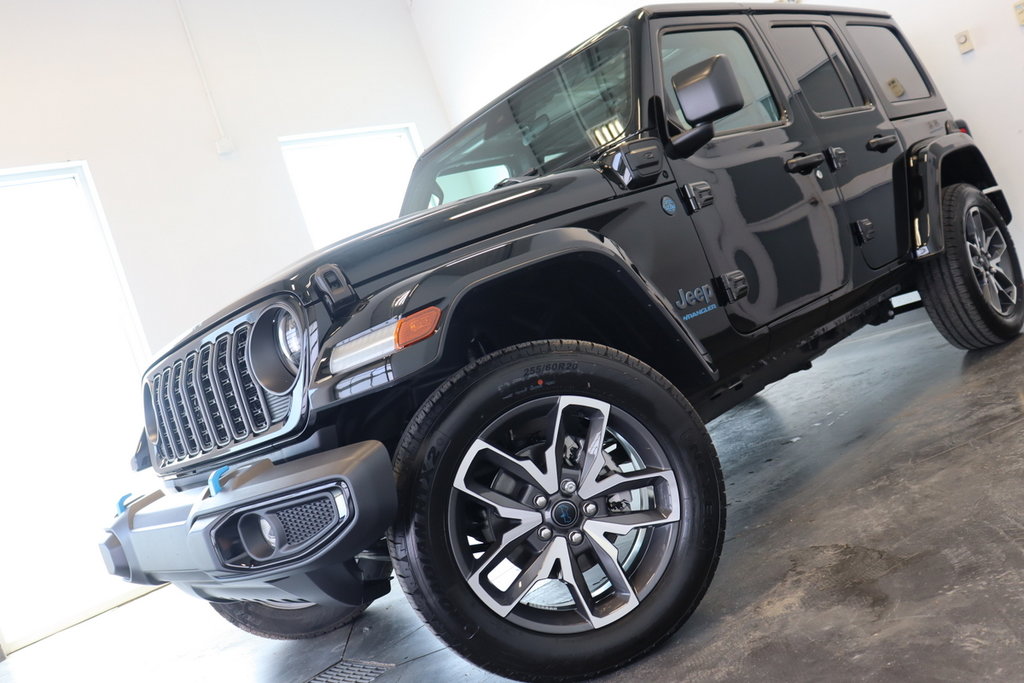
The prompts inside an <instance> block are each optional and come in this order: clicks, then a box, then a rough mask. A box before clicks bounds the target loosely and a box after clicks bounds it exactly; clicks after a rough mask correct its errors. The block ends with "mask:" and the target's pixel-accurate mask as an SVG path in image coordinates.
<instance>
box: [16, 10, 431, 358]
mask: <svg viewBox="0 0 1024 683" xmlns="http://www.w3.org/2000/svg"><path fill="white" fill-rule="evenodd" d="M182 4H183V8H184V11H185V14H186V16H187V18H188V20H189V24H190V26H191V29H192V33H193V37H194V39H195V44H196V48H197V50H198V53H199V55H200V59H201V61H202V63H203V65H204V67H205V69H206V73H207V76H208V80H209V84H210V88H211V91H212V94H213V98H214V100H215V102H216V104H217V106H218V107H219V110H220V114H221V117H222V120H223V125H224V129H225V132H226V134H227V135H228V136H229V137H230V138H231V140H232V141H233V142H234V144H235V147H236V151H235V152H234V153H232V154H229V155H227V156H224V157H221V156H219V155H218V154H217V151H216V149H215V143H216V141H217V139H218V137H219V135H218V132H217V129H216V125H215V123H214V119H213V117H212V115H211V112H210V108H209V106H208V104H207V101H206V99H205V95H204V92H203V89H202V87H201V83H200V79H199V76H198V73H197V70H196V67H195V64H194V62H193V60H192V56H191V54H190V52H189V48H188V45H187V42H186V39H185V34H184V31H183V28H182V24H181V21H180V20H179V17H178V13H177V9H176V6H175V2H174V0H146V1H145V2H139V0H91V1H90V2H80V1H79V0H21V1H18V2H3V3H0V65H2V68H0V98H2V101H3V106H0V131H2V132H0V169H3V168H10V167H19V166H28V165H34V164H44V163H51V162H57V161H65V160H79V159H84V160H87V161H88V162H89V165H90V167H91V170H92V173H93V176H94V178H95V181H96V186H97V188H98V191H99V195H100V199H101V201H102V202H103V206H104V208H105V210H106V214H107V218H108V220H109V224H110V227H111V232H112V233H113V237H114V240H115V242H116V244H117V248H118V251H119V254H120V257H121V260H122V262H123V264H124V269H125V272H126V275H127V279H128V281H129V285H130V287H131V290H132V293H133V295H134V298H135V302H136V304H137V307H138V310H139V312H140V315H141V318H142V324H143V327H144V329H145V331H146V335H147V337H148V341H149V344H150V346H151V348H152V349H153V351H156V350H157V349H159V348H160V347H162V346H163V345H165V344H166V343H168V342H169V341H170V340H171V339H172V338H174V337H176V336H177V335H178V334H179V333H181V332H184V331H186V330H188V329H189V328H191V326H192V325H194V324H195V323H196V322H197V321H198V320H199V319H200V318H201V317H205V316H206V315H208V314H210V313H212V312H213V311H215V310H216V309H218V308H220V307H221V306H223V305H225V304H227V303H229V302H230V301H231V300H232V299H234V298H235V297H237V296H238V295H240V294H243V293H245V292H246V291H248V290H250V289H251V288H252V287H253V286H254V285H255V284H256V283H257V281H258V280H260V279H262V278H264V277H267V276H269V275H271V274H273V272H275V271H277V270H278V269H280V268H282V267H283V266H285V265H287V263H288V262H290V261H292V260H295V259H297V258H299V257H301V256H303V255H304V254H306V253H307V252H308V251H309V250H310V249H311V242H310V239H309V236H308V234H307V233H306V230H305V227H304V224H303V220H302V215H301V213H300V211H299V207H298V205H297V203H296V200H295V196H294V193H293V192H292V189H291V186H290V183H289V179H288V175H287V172H286V170H285V166H284V161H283V158H282V156H281V152H280V150H279V147H278V143H277V138H278V137H279V136H282V135H293V134H299V133H311V132H317V131H325V130H336V129H344V128H357V127H365V126H374V125H384V124H393V123H408V122H413V123H415V124H416V125H417V126H418V128H419V133H420V136H421V137H422V139H423V141H424V142H425V143H429V142H430V141H431V140H433V139H434V138H436V137H437V136H439V135H440V134H442V133H443V132H444V131H445V129H446V128H447V127H448V125H449V121H448V119H447V116H446V115H445V112H444V109H443V106H442V104H441V102H440V99H439V98H438V96H437V90H436V88H435V86H434V84H433V81H432V76H431V73H430V71H429V69H428V68H427V67H426V65H425V59H424V54H423V52H422V49H421V47H420V43H419V38H418V36H417V34H416V31H415V28H414V26H413V24H412V21H411V18H410V14H409V9H408V5H407V2H406V0H375V1H374V2H373V3H372V5H371V4H368V3H366V2H361V1H358V0H288V1H287V2H285V1H283V0H246V1H245V2H239V1H238V0H183V2H182ZM339 191H343V188H342V189H340V190H339ZM353 201H358V198H357V197H353ZM4 227H5V229H8V226H4ZM26 258H33V259H42V258H44V255H36V254H32V255H26Z"/></svg>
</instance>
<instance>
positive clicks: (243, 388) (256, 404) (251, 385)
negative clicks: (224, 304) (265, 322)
mask: <svg viewBox="0 0 1024 683" xmlns="http://www.w3.org/2000/svg"><path fill="white" fill-rule="evenodd" d="M248 341H249V326H248V325H243V326H241V327H239V328H238V329H237V330H235V337H234V351H233V356H234V357H233V361H234V369H235V372H236V373H237V376H238V384H239V390H240V393H241V398H242V401H243V406H244V407H245V411H246V413H247V415H248V417H249V423H250V424H251V425H252V428H253V431H254V432H256V433H257V434H258V433H260V432H265V431H266V430H267V427H269V426H270V422H269V421H268V419H267V402H266V400H265V399H264V398H263V390H262V389H260V387H259V385H257V384H256V381H255V380H254V379H253V378H252V374H251V373H250V372H249V361H247V360H246V358H245V347H246V343H247V342H248Z"/></svg>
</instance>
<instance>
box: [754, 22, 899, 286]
mask: <svg viewBox="0 0 1024 683" xmlns="http://www.w3.org/2000/svg"><path fill="white" fill-rule="evenodd" d="M758 21H759V22H760V23H761V27H762V29H763V30H764V31H765V33H766V34H767V36H768V39H769V41H770V42H771V44H772V45H773V46H774V49H775V51H776V53H777V54H778V55H779V58H780V59H781V60H782V63H783V66H784V67H785V70H786V72H787V74H788V75H789V80H790V84H791V86H792V87H793V89H794V90H797V91H799V93H800V96H799V97H798V100H800V101H801V104H802V106H803V107H804V108H805V109H806V110H807V112H808V115H809V116H810V118H811V120H812V121H813V122H814V129H815V132H816V133H817V135H818V139H819V140H820V142H821V145H822V151H823V152H824V153H825V154H826V156H827V158H828V163H829V165H830V167H831V168H830V170H831V171H833V172H834V174H835V180H836V182H837V183H838V185H839V191H840V194H841V195H842V197H843V199H844V201H845V204H846V220H847V222H848V223H847V225H846V226H840V227H841V228H842V227H845V228H848V229H849V230H850V231H851V233H852V234H853V236H854V240H855V243H856V244H858V245H859V247H858V248H859V250H860V252H861V254H862V256H863V258H864V261H865V262H866V263H867V264H868V266H870V267H871V268H881V267H882V266H885V265H886V264H888V263H891V262H892V261H894V260H895V259H896V258H897V257H898V256H899V254H900V247H901V245H900V244H899V241H898V233H897V226H898V221H897V218H896V209H895V207H896V201H895V197H894V190H893V168H894V164H895V162H896V161H897V160H898V159H899V158H900V156H901V155H902V154H903V146H902V144H901V143H900V141H899V137H898V136H897V134H896V129H895V128H894V127H893V125H892V124H891V123H890V122H889V119H888V118H887V117H886V116H885V113H884V112H883V111H882V110H881V108H880V107H879V106H876V104H874V103H873V102H872V101H871V97H870V96H869V95H867V93H869V92H870V90H869V89H868V87H867V84H866V81H865V79H864V78H863V77H862V76H861V74H860V73H859V72H858V71H856V70H855V69H853V68H851V66H850V65H851V63H852V62H851V60H850V59H849V58H848V56H847V55H848V54H849V50H848V49H847V48H846V47H845V46H841V44H840V38H839V37H838V36H839V34H838V32H837V31H836V29H835V28H834V27H833V26H831V25H829V24H827V23H825V21H824V20H822V21H815V22H808V21H807V20H803V21H801V22H794V21H793V20H792V17H789V18H787V17H786V16H785V15H775V16H772V15H761V16H759V17H758ZM903 246H904V247H905V246H906V245H903Z"/></svg>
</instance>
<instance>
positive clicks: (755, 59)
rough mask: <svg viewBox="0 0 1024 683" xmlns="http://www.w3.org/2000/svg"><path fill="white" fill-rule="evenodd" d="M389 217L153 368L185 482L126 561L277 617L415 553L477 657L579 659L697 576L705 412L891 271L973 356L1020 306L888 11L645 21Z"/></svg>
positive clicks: (698, 11) (120, 553) (705, 505)
mask: <svg viewBox="0 0 1024 683" xmlns="http://www.w3.org/2000/svg"><path fill="white" fill-rule="evenodd" d="M402 214H403V215H402V217H401V218H399V219H398V220H397V221H395V222H393V223H389V224H387V225H384V226H381V227H379V228H376V229H373V230H369V231H367V232H364V233H362V234H360V235H357V236H355V237H353V238H351V239H347V240H345V241H343V242H340V243H338V244H335V245H333V246H331V247H329V248H327V249H324V250H323V251H320V252H317V253H315V254H313V255H312V256H310V257H309V258H307V259H306V260H304V261H302V262H300V263H298V264H296V265H295V266H293V267H292V268H290V269H289V270H288V271H287V272H285V273H283V274H281V275H280V276H278V277H276V278H274V279H272V280H271V281H270V282H269V283H267V284H265V285H263V286H262V287H260V288H259V289H257V290H256V291H254V292H253V293H252V294H251V295H250V296H248V297H246V298H245V299H243V300H242V301H239V302H237V303H236V304H235V305H233V306H231V307H229V308H228V309H225V310H224V311H222V312H220V313H218V314H216V315H215V316H213V317H212V318H210V319H209V320H207V321H205V322H203V323H202V324H200V325H199V326H198V327H197V328H196V329H197V331H196V332H194V333H192V334H190V335H188V336H187V337H186V338H183V339H182V340H180V341H179V342H178V343H176V344H175V345H174V346H173V347H172V349H171V350H170V352H169V353H167V354H165V355H163V356H162V357H161V358H159V359H158V360H157V361H156V362H155V363H154V364H153V365H152V367H150V368H149V369H148V370H147V371H146V373H145V376H144V378H143V382H142V392H143V401H144V407H145V418H146V424H145V432H144V433H143V437H142V439H141V442H140V444H139V447H138V450H137V452H136V453H135V456H134V458H133V462H132V464H133V466H134V468H136V469H137V470H141V469H143V468H150V467H151V468H152V469H153V470H154V471H155V473H156V474H157V475H158V476H159V477H160V478H161V479H162V480H163V482H162V484H163V485H162V487H161V488H159V489H158V490H156V491H155V492H153V493H150V494H149V495H145V496H142V497H139V498H137V499H135V500H131V501H122V502H121V504H120V507H121V511H120V514H119V515H118V516H117V517H116V519H115V521H114V522H113V523H112V525H111V526H110V529H109V535H108V537H107V539H106V541H105V542H104V543H103V544H102V546H101V549H102V551H103V554H104V557H105V560H106V563H107V566H108V568H109V570H110V572H111V573H113V574H115V575H117V576H120V577H123V578H124V579H127V580H128V581H132V582H135V583H142V584H160V583H164V582H169V583H173V584H175V585H177V586H179V587H180V588H182V589H184V590H186V591H188V592H189V593H191V594H193V595H195V596H198V597H199V598H202V599H204V600H208V601H209V602H210V603H212V605H213V608H214V609H215V610H216V611H217V612H219V613H220V614H221V615H222V616H224V617H225V618H227V619H228V620H229V621H230V622H232V623H234V624H236V625H237V626H239V627H241V628H243V629H245V630H247V631H251V632H253V633H257V634H260V635H264V636H269V637H272V638H302V637H308V636H313V635H317V634H321V633H325V632H328V631H330V630H331V629H334V628H337V627H339V626H341V625H342V624H345V623H347V622H349V621H350V620H351V619H353V618H354V617H355V616H356V615H358V614H359V613H360V612H361V611H362V610H364V609H365V608H366V607H367V606H368V605H369V604H370V603H371V602H372V601H373V600H374V599H376V598H379V597H380V596H382V595H383V594H385V593H386V592H387V591H388V590H389V586H390V579H391V576H392V573H394V575H395V576H396V577H397V578H398V583H399V584H400V585H401V586H402V588H403V589H404V590H405V592H406V593H407V594H408V597H409V599H410V601H411V602H412V604H413V606H414V607H415V609H416V610H417V611H418V612H419V613H420V615H422V617H423V619H425V620H426V622H427V623H428V624H429V625H430V626H431V628H432V629H433V630H434V631H435V632H436V633H437V634H438V635H439V636H440V637H441V638H442V639H444V641H445V642H447V643H448V644H449V645H450V646H451V647H452V648H453V649H454V650H455V651H456V652H458V653H460V654H462V655H463V656H465V657H467V658H468V659H470V660H471V661H473V662H475V663H476V664H478V665H480V666H481V667H484V668H486V669H489V670H491V671H494V672H497V673H499V674H503V675H506V676H512V677H516V678H520V679H525V680H545V679H561V678H580V677H587V676H592V675H595V674H598V673H600V672H604V671H608V670H611V669H613V668H616V667H619V666H622V665H624V664H625V663H627V662H630V661H631V660H634V659H635V658H637V657H639V656H641V655H642V654H644V653H645V652H647V651H648V650H650V649H651V648H653V647H655V646H657V645H658V644H659V643H661V642H662V641H664V640H665V639H666V638H667V637H668V636H669V635H670V634H671V633H673V632H674V631H675V630H676V629H678V628H679V627H680V625H681V624H682V623H683V622H684V621H686V619H687V618H688V617H689V616H690V615H691V614H692V613H693V611H694V610H695V609H696V607H697V604H698V602H699V601H700V599H701V597H702V596H703V595H704V593H705V591H706V590H707V588H708V585H709V583H710V581H711V578H712V575H713V573H714V571H715V566H716V563H717V561H718V557H719V553H720V551H721V549H722V542H723V531H724V527H725V496H724V489H723V482H722V474H721V471H720V468H719V465H718V461H717V456H716V453H715V449H714V447H713V446H712V443H711V441H710V439H709V437H708V434H707V431H706V430H705V428H704V423H705V422H706V421H708V420H710V419H712V418H714V417H716V416H718V415H721V414H722V413H723V412H724V411H726V410H728V409H729V408H730V407H732V406H735V405H736V404H737V403H739V402H740V401H743V400H744V399H746V398H748V397H750V396H752V395H753V394H755V393H756V392H758V391H759V390H760V389H762V388H763V387H765V386H766V385H767V384H769V383H770V382H774V381H776V380H779V379H781V378H783V377H785V376H786V375H788V374H790V373H792V372H795V371H797V370H800V369H805V368H807V367H809V364H810V362H811V361H812V360H813V359H814V358H815V357H816V356H818V355H820V354H821V353H823V352H824V351H825V350H826V349H828V348H829V347H830V346H832V345H834V344H835V343H836V342H838V341H839V340H841V339H843V338H844V337H846V336H848V335H849V334H851V333H853V332H854V331H855V330H857V329H859V328H860V327H862V326H864V325H866V324H878V323H882V322H885V321H887V320H889V319H891V318H892V317H893V315H894V313H895V312H898V311H899V309H898V308H895V309H894V306H893V304H892V302H891V299H892V298H893V297H894V296H895V295H897V294H902V293H910V292H915V291H917V292H920V296H921V299H922V300H923V302H924V306H925V308H926V309H927V311H928V314H929V315H930V316H931V319H932V320H933V321H934V323H935V325H936V326H937V327H938V329H939V331H940V332H941V333H942V334H943V335H944V336H945V337H946V339H948V340H949V341H950V342H951V343H953V344H955V345H957V346H959V347H961V348H965V349H978V348H982V347H986V346H990V345H995V344H999V343H1001V342H1005V341H1007V340H1010V339H1012V338H1013V337H1014V336H1016V335H1017V334H1018V333H1019V330H1020V327H1021V322H1022V318H1024V301H1022V297H1021V295H1020V294H1021V291H1022V290H1021V288H1022V286H1024V285H1022V282H1021V268H1020V265H1019V263H1018V260H1017V257H1016V255H1015V253H1014V249H1013V243H1012V240H1011V236H1010V231H1009V230H1008V229H1007V223H1008V222H1009V221H1010V210H1009V207H1008V206H1007V202H1006V199H1005V197H1004V195H1003V193H1002V192H1001V191H1000V190H999V188H998V186H997V185H996V181H995V179H994V178H993V175H992V173H991V171H990V170H989V167H988V165H987V163H986V161H985V159H984V157H983V156H982V154H981V152H980V151H979V150H978V148H977V146H976V145H975V143H974V141H973V139H972V138H971V135H970V132H969V131H968V128H967V125H966V124H965V123H964V122H962V121H957V120H955V119H954V118H953V117H952V116H951V114H950V113H949V112H948V111H947V109H946V106H945V104H944V103H943V101H942V99H941V97H940V95H939V93H938V92H937V91H936V89H935V86H934V84H933V83H932V81H931V79H930V78H929V77H928V75H927V73H926V72H925V70H924V68H922V66H921V63H920V62H919V61H918V59H917V58H916V57H915V55H914V53H913V52H912V51H911V50H910V48H909V46H908V45H907V42H906V40H905V39H904V38H903V36H902V35H901V34H900V32H899V30H898V29H897V27H896V26H895V24H894V23H893V21H892V20H891V18H890V17H889V16H888V15H887V14H884V13H881V12H873V11H854V10H848V9H837V8H819V7H810V6H803V5H800V6H796V7H783V6H779V5H773V4H764V5H734V4H707V5H701V4H689V5H667V6H656V7H649V8H645V9H641V10H638V11H636V12H634V13H633V14H631V15H629V16H628V17H626V18H625V19H623V20H622V21H620V22H618V23H616V24H614V25H612V26H611V27H609V28H608V29H606V30H604V31H602V32H601V33H599V34H598V35H596V36H594V37H593V38H591V39H590V40H588V41H587V42H585V43H583V44H582V45H580V46H579V47H577V48H576V49H574V50H572V51H571V52H569V53H567V54H566V55H565V56H563V57H562V58H560V59H558V60H557V61H555V62H554V63H552V64H551V65H549V66H548V67H547V68H545V69H543V70H541V71H539V72H538V73H536V74H534V75H533V76H531V77H530V78H528V79H526V80H525V81H523V82H522V83H521V84H519V85H517V86H516V87H514V88H513V89H512V90H510V91H508V92H507V93H506V94H505V95H503V96H502V97H500V98H498V99H497V100H495V101H494V102H493V103H491V104H490V105H488V106H487V107H485V108H484V109H483V110H481V111H480V112H479V113H478V114H477V115H475V116H473V117H472V118H471V119H469V120H468V121H466V122H465V123H463V124H462V125H460V126H459V127H457V128H456V129H455V130H454V131H452V132H451V133H450V134H448V135H447V136H446V137H444V138H443V139H442V140H441V141H440V142H438V143H436V144H435V145H434V146H433V147H431V148H430V149H428V150H427V151H426V152H424V153H423V155H422V157H421V158H420V159H419V161H418V162H417V164H416V167H415V170H414V171H413V173H412V177H411V180H410V182H409V187H408V191H407V194H406V197H405V202H404V206H403V208H402ZM911 305H914V304H911Z"/></svg>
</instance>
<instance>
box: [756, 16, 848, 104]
mask: <svg viewBox="0 0 1024 683" xmlns="http://www.w3.org/2000/svg"><path fill="white" fill-rule="evenodd" d="M772 37H773V38H774V39H775V40H774V43H775V45H776V49H777V50H778V52H779V56H780V57H781V58H782V61H783V63H784V64H785V65H786V69H787V70H788V71H789V73H790V75H792V76H793V78H795V79H796V80H797V82H798V83H799V85H800V89H801V90H803V93H804V96H805V97H806V98H807V101H808V103H809V104H810V105H811V109H813V110H814V111H815V112H817V113H824V112H833V111H838V110H842V109H852V108H854V107H860V106H862V105H863V104H864V96H863V95H862V94H861V92H860V89H859V88H858V87H857V84H856V82H855V81H854V79H853V75H852V74H851V73H850V67H849V66H848V65H847V64H846V61H845V60H844V59H843V56H842V55H841V54H840V52H839V47H838V46H837V45H836V42H835V40H834V39H833V38H832V35H831V34H830V33H828V31H826V30H825V29H823V28H820V27H812V26H781V27H776V28H773V29H772Z"/></svg>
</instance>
